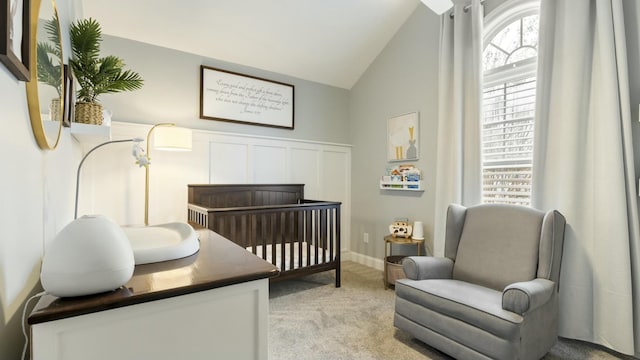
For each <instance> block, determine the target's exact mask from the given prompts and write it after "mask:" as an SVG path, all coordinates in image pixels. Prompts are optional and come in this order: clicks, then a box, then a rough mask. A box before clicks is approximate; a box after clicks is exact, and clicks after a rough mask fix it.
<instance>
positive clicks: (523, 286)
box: [502, 279, 556, 315]
mask: <svg viewBox="0 0 640 360" xmlns="http://www.w3.org/2000/svg"><path fill="white" fill-rule="evenodd" d="M555 285H556V284H555V283H554V282H553V281H551V280H547V279H533V280H531V281H523V282H517V283H513V284H510V285H507V287H505V288H504V290H503V291H502V308H503V309H504V310H508V311H511V312H514V313H518V314H520V315H522V314H524V313H526V312H527V311H531V310H534V309H536V308H538V307H540V306H542V305H544V304H545V303H547V301H549V299H550V298H551V295H552V294H553V291H554V289H555Z"/></svg>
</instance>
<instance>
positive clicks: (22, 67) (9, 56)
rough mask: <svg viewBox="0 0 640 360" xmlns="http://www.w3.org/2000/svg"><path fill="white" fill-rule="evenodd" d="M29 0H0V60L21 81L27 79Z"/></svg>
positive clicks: (28, 78)
mask: <svg viewBox="0 0 640 360" xmlns="http://www.w3.org/2000/svg"><path fill="white" fill-rule="evenodd" d="M30 8H31V0H0V61H1V62H2V63H3V64H4V66H5V67H6V68H7V69H9V71H10V72H11V73H12V74H13V75H14V76H15V77H16V79H18V80H21V81H29V80H30V74H29V61H30V56H31V52H30V48H29V46H30V39H31V36H30V27H29V14H30V12H29V9H30Z"/></svg>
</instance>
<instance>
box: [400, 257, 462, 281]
mask: <svg viewBox="0 0 640 360" xmlns="http://www.w3.org/2000/svg"><path fill="white" fill-rule="evenodd" d="M402 270H404V274H405V275H406V276H407V279H411V280H426V279H451V273H452V272H453V261H452V260H451V259H449V258H446V257H433V256H407V257H406V258H404V259H403V260H402Z"/></svg>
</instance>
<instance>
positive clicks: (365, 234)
mask: <svg viewBox="0 0 640 360" xmlns="http://www.w3.org/2000/svg"><path fill="white" fill-rule="evenodd" d="M362 241H364V243H365V244H368V243H369V233H364V234H363V235H362Z"/></svg>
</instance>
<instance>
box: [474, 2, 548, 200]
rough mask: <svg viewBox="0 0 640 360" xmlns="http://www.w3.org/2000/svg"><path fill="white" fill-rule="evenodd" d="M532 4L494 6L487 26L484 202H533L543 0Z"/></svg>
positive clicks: (483, 138)
mask: <svg viewBox="0 0 640 360" xmlns="http://www.w3.org/2000/svg"><path fill="white" fill-rule="evenodd" d="M527 5H528V6H525V7H520V8H518V9H515V10H513V9H505V10H502V9H495V10H494V12H499V15H498V17H499V18H500V19H499V20H497V21H495V22H494V24H493V26H490V25H487V26H486V30H485V48H484V53H483V77H484V85H483V86H484V88H483V99H482V101H483V108H482V113H483V115H482V127H481V137H482V139H481V144H482V182H483V184H482V201H483V202H484V203H507V204H519V205H526V206H529V205H530V204H531V172H532V171H531V170H532V163H533V161H532V160H533V130H534V109H535V95H536V60H537V54H538V2H537V1H535V2H534V1H529V2H527ZM501 10H502V11H501ZM492 13H493V12H492ZM490 15H491V14H490ZM487 20H488V21H487V23H489V20H490V19H489V18H488V19H487ZM496 23H497V24H496Z"/></svg>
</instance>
